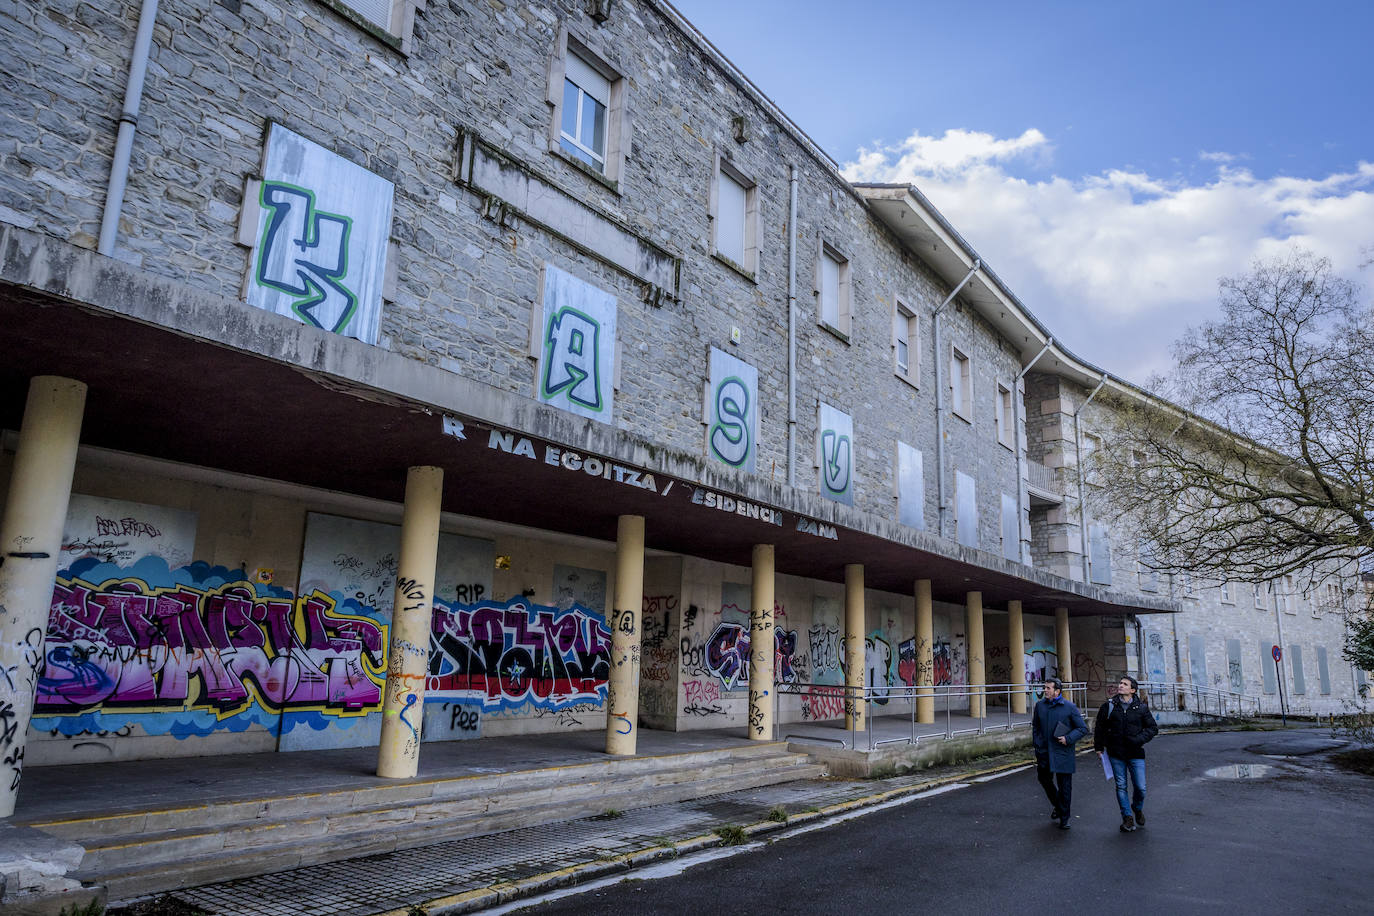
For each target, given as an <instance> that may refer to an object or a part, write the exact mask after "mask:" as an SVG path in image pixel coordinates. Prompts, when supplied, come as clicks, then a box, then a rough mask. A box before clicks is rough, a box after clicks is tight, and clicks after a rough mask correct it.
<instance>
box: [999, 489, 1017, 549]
mask: <svg viewBox="0 0 1374 916" xmlns="http://www.w3.org/2000/svg"><path fill="white" fill-rule="evenodd" d="M1018 514H1019V513H1018V512H1017V506H1016V497H1015V496H1008V495H1007V494H1005V493H1003V494H1002V556H1004V557H1006V558H1007V559H1008V560H1012V561H1015V562H1017V563H1020V562H1021V526H1020V525H1018V524H1016V516H1017V515H1018Z"/></svg>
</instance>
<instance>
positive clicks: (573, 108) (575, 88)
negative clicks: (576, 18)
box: [549, 30, 628, 182]
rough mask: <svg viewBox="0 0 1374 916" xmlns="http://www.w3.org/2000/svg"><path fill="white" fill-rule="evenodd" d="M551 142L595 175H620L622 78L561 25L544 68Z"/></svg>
mask: <svg viewBox="0 0 1374 916" xmlns="http://www.w3.org/2000/svg"><path fill="white" fill-rule="evenodd" d="M549 103H550V104H551V105H552V106H553V109H554V117H553V134H552V137H551V138H550V139H551V144H550V146H551V148H552V149H553V150H555V151H557V152H559V153H561V154H563V155H564V156H567V157H568V158H570V159H572V160H573V161H574V162H576V163H578V164H579V165H581V166H583V167H585V168H586V169H588V170H589V171H591V172H592V173H593V174H595V175H600V176H602V177H604V178H606V179H607V180H609V181H611V182H616V181H618V180H619V179H620V171H621V161H622V159H623V156H624V150H625V149H626V147H627V145H628V144H627V142H626V135H627V133H628V126H627V124H626V123H625V120H626V119H625V80H623V79H622V78H621V76H620V74H619V73H618V72H617V71H616V69H615V68H614V67H612V66H611V65H610V64H609V63H607V62H606V61H605V60H604V59H603V58H601V57H599V56H598V55H596V54H594V53H593V52H592V51H591V50H590V49H588V48H587V47H586V46H585V45H584V44H582V43H581V42H580V41H579V40H578V39H577V38H576V37H575V36H572V35H569V34H568V33H567V31H566V30H564V31H561V32H560V33H559V40H558V46H557V48H555V54H554V58H553V62H552V64H551V65H550V68H549Z"/></svg>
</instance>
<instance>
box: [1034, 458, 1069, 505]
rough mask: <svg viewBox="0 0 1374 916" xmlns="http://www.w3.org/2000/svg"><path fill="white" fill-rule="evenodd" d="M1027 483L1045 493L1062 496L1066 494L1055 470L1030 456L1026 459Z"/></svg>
mask: <svg viewBox="0 0 1374 916" xmlns="http://www.w3.org/2000/svg"><path fill="white" fill-rule="evenodd" d="M1026 483H1027V484H1029V485H1030V486H1032V487H1035V488H1036V489H1037V490H1041V491H1043V492H1045V493H1053V494H1054V495H1056V496H1061V497H1062V496H1063V495H1064V486H1063V484H1061V483H1060V482H1059V478H1058V476H1057V475H1056V474H1055V473H1054V470H1053V469H1051V468H1049V467H1046V466H1045V465H1043V464H1041V463H1040V462H1038V461H1032V460H1031V459H1029V458H1027V459H1026Z"/></svg>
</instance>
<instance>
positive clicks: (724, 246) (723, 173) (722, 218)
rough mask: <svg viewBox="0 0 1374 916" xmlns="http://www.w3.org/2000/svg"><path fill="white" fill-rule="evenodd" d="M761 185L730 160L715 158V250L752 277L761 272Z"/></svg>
mask: <svg viewBox="0 0 1374 916" xmlns="http://www.w3.org/2000/svg"><path fill="white" fill-rule="evenodd" d="M758 191H759V189H758V185H757V184H756V183H755V182H754V181H753V180H752V179H750V178H749V177H748V176H746V175H745V174H744V173H743V172H741V171H740V170H739V169H737V168H735V166H734V165H733V164H731V163H730V161H729V160H728V159H725V158H724V157H721V156H717V157H716V174H715V180H714V182H713V184H712V186H711V239H712V244H713V246H714V249H715V253H716V254H718V255H720V256H721V257H722V258H724V259H725V260H727V261H729V262H730V263H731V264H733V265H735V266H736V267H739V268H741V269H743V270H744V272H745V273H747V274H749V275H750V276H751V277H752V276H754V275H755V274H756V273H757V272H758V243H757V239H758V234H759V233H758V220H759V201H758V198H759V193H758Z"/></svg>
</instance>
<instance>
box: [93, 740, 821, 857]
mask: <svg viewBox="0 0 1374 916" xmlns="http://www.w3.org/2000/svg"><path fill="white" fill-rule="evenodd" d="M804 760H805V758H804V757H802V756H801V755H796V754H790V753H786V752H778V753H775V754H771V755H767V756H761V755H757V754H754V755H749V756H747V757H745V758H744V759H742V760H728V759H727V760H719V759H716V760H715V762H711V763H708V764H706V765H704V766H703V765H699V764H698V763H697V762H696V761H693V762H691V763H688V764H686V765H682V766H679V767H677V768H675V769H670V770H654V771H650V772H639V773H636V772H634V771H633V770H631V772H629V773H626V774H620V773H616V772H614V771H611V772H609V773H608V774H607V775H605V776H604V777H603V778H600V779H566V778H561V779H560V778H558V774H556V773H552V774H549V775H548V777H547V778H545V779H544V780H541V781H540V782H539V783H537V784H534V783H532V784H529V785H526V786H524V787H522V788H519V789H515V790H511V791H504V792H501V791H498V792H496V793H494V794H491V795H466V794H465V795H463V796H460V797H452V798H443V799H439V800H435V799H433V798H428V799H412V800H408V801H402V802H399V803H392V804H388V805H383V806H375V805H373V806H367V807H364V806H359V807H356V808H350V809H343V810H332V811H312V812H311V813H309V814H308V815H305V816H302V817H278V818H253V819H247V820H243V821H241V822H239V823H225V824H220V825H217V826H216V827H215V828H213V829H207V828H205V827H203V826H195V827H191V828H181V829H173V830H163V831H155V832H154V831H145V832H141V833H131V834H122V835H116V836H100V837H96V838H86V839H85V841H84V842H83V845H84V846H85V847H86V857H85V858H84V859H83V860H82V863H81V870H82V871H83V872H84V871H86V870H87V869H90V870H92V871H105V870H108V869H110V868H115V867H121V866H127V865H130V864H135V863H154V862H160V861H173V860H176V859H180V858H184V857H186V856H188V855H192V856H194V855H211V854H215V853H220V852H228V851H232V850H235V849H251V848H254V847H259V846H272V845H278V844H282V843H289V842H296V841H308V840H312V839H316V838H319V837H323V836H326V835H328V836H332V837H335V838H338V839H340V840H342V839H343V838H345V837H347V836H349V835H350V834H373V833H375V832H376V831H378V830H413V829H416V828H423V827H424V826H426V825H428V824H432V823H456V822H461V821H463V820H464V819H468V820H474V819H480V818H483V817H498V818H499V817H500V816H502V815H503V814H505V813H507V812H519V811H522V810H525V809H532V808H540V807H543V806H546V805H562V806H564V807H568V806H572V805H574V804H578V803H580V802H582V801H583V800H587V801H590V802H592V803H593V805H594V806H596V805H600V807H599V808H595V810H605V807H606V806H607V803H606V801H605V799H606V797H607V796H608V795H614V796H616V797H643V798H649V799H652V798H658V797H664V798H669V797H672V798H681V797H683V796H682V795H680V794H679V793H680V787H683V786H693V785H695V784H700V785H703V786H706V787H708V789H709V787H711V786H714V785H716V784H718V783H719V782H721V781H726V780H731V779H733V778H734V777H736V776H740V775H744V774H755V773H761V774H768V773H771V772H774V771H777V770H780V769H783V768H786V767H792V766H797V765H799V764H801V763H803V762H804ZM687 797H690V796H687ZM368 800H369V801H376V799H368ZM655 803H656V802H654V801H647V802H641V803H640V804H641V805H643V804H655Z"/></svg>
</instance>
